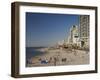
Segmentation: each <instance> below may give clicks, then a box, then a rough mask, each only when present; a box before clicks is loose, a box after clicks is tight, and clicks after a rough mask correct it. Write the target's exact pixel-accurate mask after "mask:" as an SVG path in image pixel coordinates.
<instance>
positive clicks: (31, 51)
mask: <svg viewBox="0 0 100 80" xmlns="http://www.w3.org/2000/svg"><path fill="white" fill-rule="evenodd" d="M41 48H43V47H26V60H28V59H30V58H32V57H35V56H37V55H41V54H43V52H40V51H38V50H37V49H41Z"/></svg>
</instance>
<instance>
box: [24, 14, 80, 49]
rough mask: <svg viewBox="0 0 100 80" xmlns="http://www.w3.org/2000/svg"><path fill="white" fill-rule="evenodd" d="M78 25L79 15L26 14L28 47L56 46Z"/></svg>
mask: <svg viewBox="0 0 100 80" xmlns="http://www.w3.org/2000/svg"><path fill="white" fill-rule="evenodd" d="M78 24H79V15H71V14H53V13H31V12H26V47H40V46H41V47H47V46H52V45H55V44H56V43H57V42H59V41H62V40H64V39H66V38H67V36H68V35H69V30H70V28H71V27H72V26H73V25H78Z"/></svg>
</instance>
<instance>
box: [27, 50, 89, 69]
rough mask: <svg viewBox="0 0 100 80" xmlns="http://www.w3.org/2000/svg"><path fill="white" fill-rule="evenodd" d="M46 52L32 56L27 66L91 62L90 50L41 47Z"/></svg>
mask: <svg viewBox="0 0 100 80" xmlns="http://www.w3.org/2000/svg"><path fill="white" fill-rule="evenodd" d="M39 51H42V52H45V54H42V55H38V56H35V57H32V58H31V59H29V60H28V63H27V64H26V67H37V66H38V67H39V66H40V67H41V66H60V65H81V64H89V51H84V50H72V51H71V50H67V49H50V50H48V49H47V48H45V49H40V50H39Z"/></svg>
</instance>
